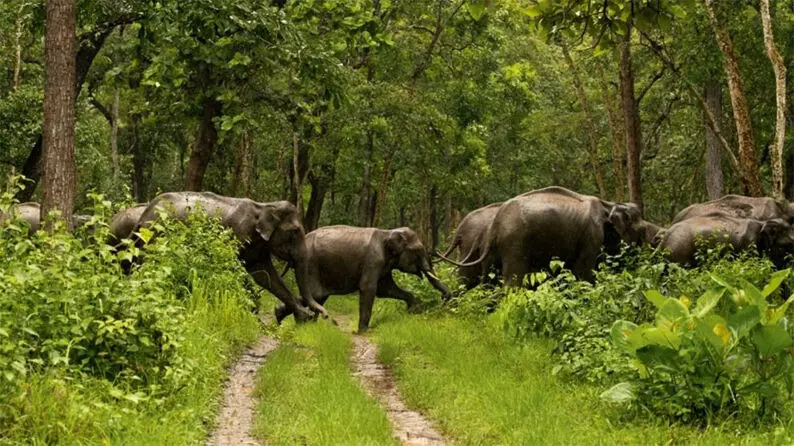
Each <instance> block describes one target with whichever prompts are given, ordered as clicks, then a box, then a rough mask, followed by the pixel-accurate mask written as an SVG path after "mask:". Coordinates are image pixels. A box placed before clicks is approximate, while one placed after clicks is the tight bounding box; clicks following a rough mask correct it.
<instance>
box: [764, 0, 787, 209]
mask: <svg viewBox="0 0 794 446" xmlns="http://www.w3.org/2000/svg"><path fill="white" fill-rule="evenodd" d="M761 23H762V26H763V29H764V47H765V48H766V55H767V57H769V60H770V62H772V69H773V70H774V71H775V100H776V111H777V113H776V119H775V143H774V146H773V148H772V193H773V194H774V195H775V197H777V198H783V196H784V194H783V188H784V182H785V179H784V176H783V144H784V142H785V139H786V64H784V63H783V56H781V55H780V53H779V52H778V50H777V46H776V45H775V36H774V34H773V32H772V19H771V17H770V14H769V0H761Z"/></svg>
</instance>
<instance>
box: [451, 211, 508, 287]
mask: <svg viewBox="0 0 794 446" xmlns="http://www.w3.org/2000/svg"><path fill="white" fill-rule="evenodd" d="M502 204H503V203H493V204H489V205H487V206H484V207H481V208H479V209H475V210H473V211H471V212H469V213H468V214H466V216H465V217H463V220H461V221H460V224H459V225H458V227H457V229H455V234H454V235H453V236H452V242H451V243H450V245H449V248H447V251H446V252H445V253H444V254H442V257H450V256H451V255H452V253H453V252H455V250H456V249H458V258H459V259H476V258H478V257H480V254H481V253H480V248H481V246H482V242H483V238H484V237H485V235H486V234H487V232H488V228H489V227H490V226H491V222H492V221H493V219H494V217H496V213H497V212H499V209H500V208H501V207H502ZM463 261H466V260H463ZM494 266H495V265H494ZM495 272H496V273H497V274H498V273H499V271H498V269H497V270H496V271H495ZM458 277H460V279H461V281H462V282H463V284H464V285H465V286H466V289H471V288H474V287H475V286H477V285H479V284H480V283H481V282H482V281H483V280H486V278H487V277H488V276H487V275H486V276H485V277H483V275H482V271H481V268H480V267H479V266H461V267H458Z"/></svg>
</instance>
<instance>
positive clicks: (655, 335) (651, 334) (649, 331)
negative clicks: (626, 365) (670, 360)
mask: <svg viewBox="0 0 794 446" xmlns="http://www.w3.org/2000/svg"><path fill="white" fill-rule="evenodd" d="M629 342H631V343H632V344H634V345H635V346H636V347H635V349H639V348H642V347H645V346H649V345H658V346H662V347H669V348H672V349H675V350H677V349H678V348H679V347H681V337H680V336H678V334H677V333H675V332H674V331H673V330H671V329H669V328H667V327H645V326H643V327H639V328H638V329H637V330H634V332H633V333H632V334H631V336H629Z"/></svg>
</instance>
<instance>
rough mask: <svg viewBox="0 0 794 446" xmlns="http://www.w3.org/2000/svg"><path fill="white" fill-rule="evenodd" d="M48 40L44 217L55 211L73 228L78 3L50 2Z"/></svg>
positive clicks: (45, 51)
mask: <svg viewBox="0 0 794 446" xmlns="http://www.w3.org/2000/svg"><path fill="white" fill-rule="evenodd" d="M46 8H47V19H46V20H47V21H46V31H45V37H44V67H45V84H44V134H43V141H42V143H43V150H44V175H43V177H44V188H43V198H42V203H41V214H42V217H43V216H46V215H47V214H48V213H49V212H50V211H52V210H58V211H60V213H61V218H63V219H64V220H65V221H66V222H67V225H71V221H72V206H73V204H74V198H75V193H76V191H75V161H74V146H75V113H76V111H75V97H76V95H75V83H76V77H77V71H76V70H77V65H76V59H75V55H76V53H77V34H76V26H77V4H76V0H47V2H46Z"/></svg>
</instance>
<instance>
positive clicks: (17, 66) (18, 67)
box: [11, 4, 26, 92]
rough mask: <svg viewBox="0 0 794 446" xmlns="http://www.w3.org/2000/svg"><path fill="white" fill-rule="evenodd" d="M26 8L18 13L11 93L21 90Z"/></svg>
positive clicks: (20, 9) (20, 8)
mask: <svg viewBox="0 0 794 446" xmlns="http://www.w3.org/2000/svg"><path fill="white" fill-rule="evenodd" d="M25 6H26V5H24V4H23V5H22V6H20V7H19V10H18V11H17V20H16V23H15V24H14V25H15V28H16V29H15V30H14V77H13V79H12V82H11V91H13V92H16V91H17V89H19V82H20V74H21V72H22V19H23V12H24V11H25Z"/></svg>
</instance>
